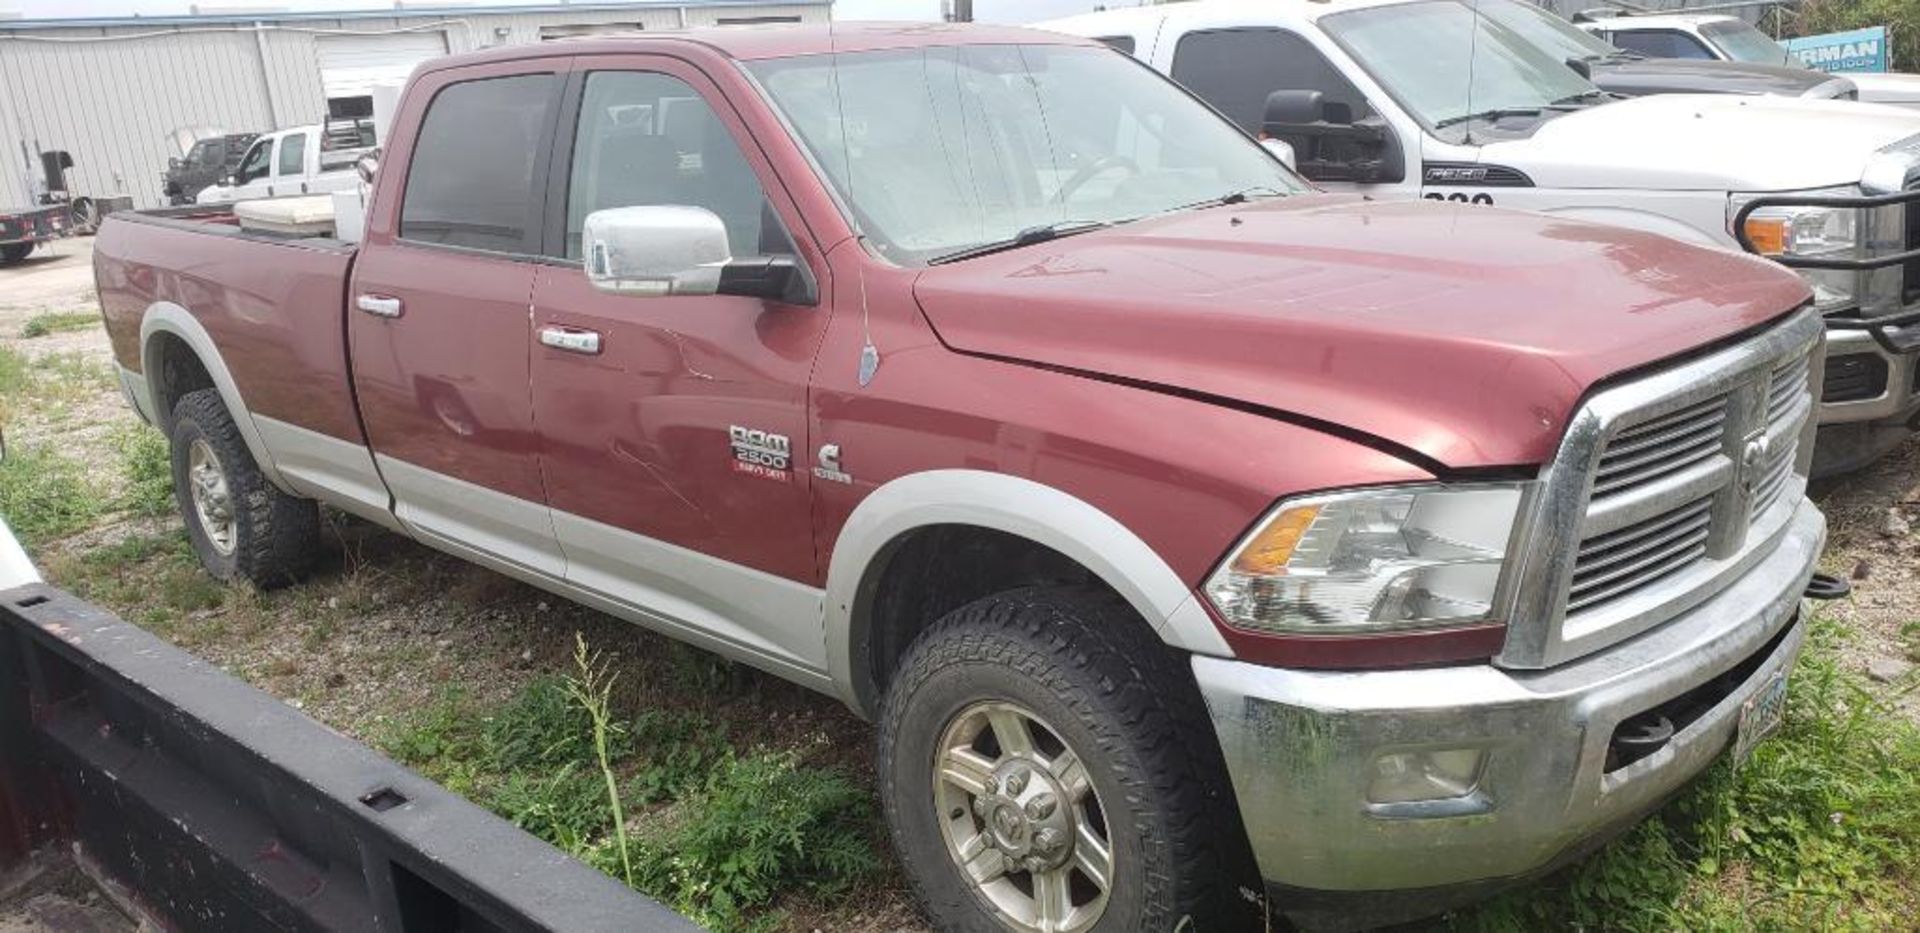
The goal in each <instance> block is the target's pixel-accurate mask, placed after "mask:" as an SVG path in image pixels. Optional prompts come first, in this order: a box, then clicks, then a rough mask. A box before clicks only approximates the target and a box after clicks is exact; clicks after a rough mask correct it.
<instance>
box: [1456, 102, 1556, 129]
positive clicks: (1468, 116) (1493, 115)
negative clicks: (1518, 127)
mask: <svg viewBox="0 0 1920 933" xmlns="http://www.w3.org/2000/svg"><path fill="white" fill-rule="evenodd" d="M1540 110H1541V108H1539V107H1496V108H1494V109H1492V110H1481V111H1478V112H1475V113H1463V114H1461V115H1459V116H1457V117H1448V118H1446V119H1445V120H1440V121H1437V122H1435V123H1434V124H1433V126H1434V128H1435V129H1439V128H1440V127H1443V126H1453V125H1454V124H1456V123H1465V122H1467V121H1469V120H1498V119H1500V118H1501V117H1537V116H1539V115H1540Z"/></svg>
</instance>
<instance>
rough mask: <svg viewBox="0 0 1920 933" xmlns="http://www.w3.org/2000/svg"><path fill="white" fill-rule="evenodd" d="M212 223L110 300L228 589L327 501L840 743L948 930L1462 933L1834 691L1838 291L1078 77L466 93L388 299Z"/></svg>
mask: <svg viewBox="0 0 1920 933" xmlns="http://www.w3.org/2000/svg"><path fill="white" fill-rule="evenodd" d="M1556 67H1558V66H1556ZM1562 70H1564V69H1562ZM1569 74H1570V73H1569ZM229 220H230V218H228V217H226V216H224V215H223V214H221V213H219V212H213V211H206V210H204V209H202V210H200V211H199V212H198V213H193V214H189V213H184V212H175V213H171V214H170V213H165V212H155V213H149V214H136V215H133V216H131V217H121V216H119V215H116V216H114V217H112V218H109V220H108V223H107V225H106V227H105V229H104V230H103V232H102V234H101V236H100V239H99V241H98V243H97V246H96V249H95V252H94V257H95V263H96V280H97V282H98V283H99V294H100V299H101V303H102V306H103V309H104V313H105V316H106V320H107V327H108V331H109V335H110V337H111V339H112V342H113V346H114V351H115V355H116V357H117V359H118V362H119V366H120V370H119V373H120V379H121V382H122V385H123V386H124V387H125V389H126V392H127V394H128V397H129V398H130V399H131V400H132V403H133V405H134V406H135V407H136V408H137V409H138V410H139V411H140V412H141V413H142V415H143V416H145V417H146V418H148V419H149V420H151V421H153V422H154V423H156V424H157V425H159V426H160V427H161V428H162V429H163V430H165V431H166V432H167V434H168V435H169V437H170V438H171V442H172V457H173V464H174V477H175V486H176V496H177V498H178V501H179V503H180V505H181V508H182V511H183V513H184V514H185V515H186V517H187V527H188V534H189V537H190V540H191V541H192V543H193V547H194V549H195V551H196V553H198V554H199V556H200V558H201V560H202V562H203V563H204V564H205V566H206V567H207V568H208V569H209V571H211V572H212V573H213V574H214V575H216V576H218V577H220V578H222V579H227V580H250V581H253V582H255V583H257V584H260V585H275V584H281V583H285V582H288V581H289V580H292V579H294V578H296V577H297V576H298V575H299V573H300V571H301V570H302V568H303V567H304V566H305V565H306V562H307V561H308V560H309V559H310V557H311V555H312V554H313V553H314V551H315V535H316V534H317V528H318V520H317V517H316V516H317V510H316V504H315V503H316V500H318V501H320V502H326V503H328V504H330V505H333V506H335V507H338V508H340V509H343V510H346V511H349V512H352V513H355V514H358V515H361V516H364V517H366V518H367V519H369V520H371V521H374V522H378V523H380V524H383V525H385V526H387V527H390V528H393V529H395V530H397V531H399V532H401V533H404V534H409V535H412V536H414V537H416V538H418V539H419V540H421V541H423V542H426V543H428V544H430V545H432V546H435V547H438V548H441V549H444V550H446V551H448V552H450V553H454V554H458V555H461V556H464V557H467V558H470V559H472V560H475V561H477V562H480V563H482V564H485V565H487V566H490V567H494V568H497V569H499V570H501V571H502V572H504V573H508V574H511V575H513V576H515V577H518V578H520V579H522V580H526V581H529V582H530V583H533V584H534V585H537V586H540V587H543V588H545V589H548V590H551V591H553V592H555V593H559V594H562V595H564V596H567V597H569V598H572V599H576V600H579V601H580V602H582V603H585V604H587V605H590V606H594V607H596V608H599V609H602V610H604V611H607V612H610V613H613V614H615V615H618V616H620V617H623V618H626V619H629V620H632V621H634V622H637V623H639V624H642V625H646V626H649V627H651V628H654V629H657V630H659V631H662V632H664V633H667V634H669V635H671V636H673V637H676V638H680V639H684V640H686V641H689V642H692V643H694V644H696V645H699V646H702V647H705V648H708V649H711V650H713V651H716V652H719V653H721V654H723V655H726V656H728V657H730V658H735V659H738V660H740V661H742V662H745V663H748V664H752V665H755V666H757V667H760V668H762V669H765V670H767V671H771V672H773V673H775V674H777V675H779V676H782V677H786V678H789V679H791V680H793V681H795V682H797V683H800V684H803V685H806V686H809V687H811V688H814V689H817V690H821V691H824V692H827V693H830V694H832V695H835V696H837V697H839V698H841V699H843V700H844V701H845V702H846V703H848V704H849V705H850V706H852V707H853V708H854V709H855V710H857V711H859V712H860V713H862V714H863V715H866V716H871V717H873V718H875V719H876V720H877V722H878V734H879V742H878V746H879V747H878V753H877V757H878V769H879V781H878V785H879V789H880V796H881V800H882V802H883V804H884V808H885V812H886V816H887V819H888V823H889V825H890V827H891V829H892V833H893V839H894V843H895V849H896V851H897V853H898V854H899V858H900V862H901V864H902V866H903V867H904V870H905V873H906V875H907V877H908V878H909V879H910V880H911V882H912V884H913V886H914V889H915V891H916V892H917V894H918V895H919V898H920V900H921V903H922V904H924V905H925V907H926V909H927V910H928V911H929V913H931V914H932V916H933V918H934V920H935V922H936V924H937V925H939V926H941V927H943V928H952V929H967V930H981V929H996V928H997V929H1013V930H1022V931H1041V930H1046V931H1061V930H1085V929H1089V928H1091V927H1093V926H1094V925H1095V924H1096V923H1097V924H1100V927H1099V928H1101V929H1116V930H1174V929H1181V928H1185V927H1189V926H1190V927H1191V928H1193V929H1199V930H1220V929H1234V928H1238V927H1240V926H1242V925H1254V924H1255V923H1256V918H1254V917H1252V916H1250V913H1249V912H1250V911H1251V910H1252V908H1250V907H1249V906H1248V905H1249V903H1250V902H1259V901H1261V900H1263V899H1262V898H1260V897H1259V896H1257V892H1259V891H1262V890H1264V892H1265V893H1266V894H1267V895H1268V897H1269V898H1270V899H1271V901H1270V902H1271V903H1272V904H1273V905H1275V906H1276V907H1278V908H1280V909H1282V910H1285V911H1288V912H1292V913H1295V914H1299V915H1303V916H1304V915H1312V914H1314V912H1316V911H1325V912H1331V913H1333V914H1338V915H1340V916H1346V917H1349V918H1351V917H1373V918H1378V917H1381V916H1386V915H1390V914H1393V913H1395V912H1398V913H1400V914H1403V915H1420V914H1426V913H1432V912H1435V911H1438V910H1441V909H1444V908H1445V907H1447V906H1448V905H1449V904H1450V903H1453V902H1455V901H1458V900H1460V899H1462V898H1471V897H1474V896H1478V895H1479V894H1481V893H1484V892H1485V891H1488V890H1490V889H1492V888H1493V887H1497V886H1498V885H1499V884H1501V883H1504V882H1508V881H1510V880H1511V879H1514V878H1519V877H1524V876H1525V875H1526V874H1527V873H1529V872H1533V871H1538V870H1542V869H1544V868H1546V867H1549V866H1551V865H1552V864H1554V863H1555V862H1556V861H1559V860H1562V859H1564V858H1566V857H1568V853H1572V852H1577V851H1581V850H1582V848H1583V845H1584V844H1586V843H1590V842H1592V841H1593V840H1596V839H1599V838H1601V837H1604V836H1606V835H1607V834H1609V833H1611V832H1614V831H1617V830H1620V829H1622V828H1625V827H1627V826H1629V825H1631V824H1632V823H1633V822H1634V821H1636V820H1638V819H1640V818H1641V817H1642V816H1644V815H1645V814H1646V813H1647V812H1649V811H1650V810H1652V809H1653V808H1655V807H1657V806H1658V805H1659V803H1660V802H1661V801H1663V800H1665V799H1667V798H1668V796H1669V795H1670V794H1672V793H1673V792H1674V791H1676V790H1677V789H1678V788H1679V787H1681V786H1682V785H1683V784H1685V783H1686V782H1688V781H1689V780H1690V779H1692V778H1693V777H1694V776H1695V775H1697V774H1698V773H1700V771H1701V770H1702V769H1704V768H1706V767H1707V766H1708V765H1709V764H1710V763H1711V762H1712V761H1714V760H1715V759H1716V758H1718V757H1719V756H1720V755H1721V754H1722V753H1724V752H1727V751H1728V750H1729V749H1732V750H1733V751H1734V753H1735V754H1743V753H1744V752H1745V750H1747V749H1748V748H1750V747H1751V745H1752V743H1753V742H1755V741H1757V740H1759V739H1760V738H1762V737H1764V736H1765V735H1766V734H1767V733H1768V732H1769V731H1770V730H1771V729H1772V728H1773V726H1774V725H1775V724H1776V723H1777V722H1778V712H1779V706H1780V702H1781V697H1782V696H1783V692H1782V691H1783V690H1784V687H1785V683H1786V681H1785V678H1786V676H1787V672H1788V670H1789V669H1790V668H1791V666H1792V664H1793V660H1794V658H1795V656H1796V654H1797V652H1798V651H1799V649H1800V646H1801V644H1802V641H1803V639H1804V637H1805V631H1806V626H1805V624H1804V622H1803V621H1802V617H1801V613H1800V606H1801V594H1802V592H1803V590H1804V589H1805V587H1806V584H1807V581H1808V580H1809V578H1810V575H1811V574H1812V573H1813V568H1814V563H1815V560H1816V558H1817V557H1818V555H1819V552H1820V548H1821V544H1822V541H1823V538H1824V534H1825V530H1824V529H1825V523H1824V520H1823V519H1822V517H1821V516H1820V514H1819V512H1818V511H1817V510H1816V509H1815V508H1814V506H1813V505H1812V504H1811V503H1810V502H1809V501H1808V500H1807V499H1806V497H1805V495H1804V489H1805V486H1806V472H1807V469H1808V467H1809V465H1810V463H1811V458H1812V454H1813V451H1812V440H1813V433H1812V432H1813V417H1812V415H1813V408H1814V401H1813V395H1812V385H1813V384H1814V383H1815V382H1817V380H1818V379H1819V374H1820V371H1821V366H1822V356H1821V354H1820V350H1819V347H1820V341H1821V338H1822V332H1823V330H1822V327H1821V323H1820V319H1819V317H1818V316H1817V315H1816V314H1815V313H1814V312H1812V311H1811V310H1810V309H1808V308H1807V307H1806V305H1807V302H1808V299H1809V297H1810V296H1809V292H1808V289H1807V287H1806V284H1805V283H1804V282H1803V281H1802V280H1800V279H1798V278H1796V277H1794V276H1793V275H1790V274H1788V273H1786V272H1784V271H1782V270H1781V269H1779V268H1778V267H1776V266H1772V265H1769V264H1767V263H1764V262H1759V261H1756V260H1754V259H1752V258H1750V257H1745V256H1740V255H1737V254H1734V253H1730V252H1726V251H1723V250H1718V249H1701V248H1698V247H1694V246H1689V245H1686V244H1682V243H1679V242H1676V241H1674V240H1670V239H1668V238H1665V237H1661V236H1657V235H1653V234H1648V233H1644V232H1639V231H1633V230H1626V229H1621V228H1618V227H1607V226H1600V225H1589V224H1584V223H1580V222H1576V221H1572V220H1566V219H1559V218H1546V217H1541V216H1538V215H1533V214H1524V213H1518V212H1508V211H1500V210H1486V209H1481V208H1475V207H1471V206H1468V205H1464V204H1431V203H1398V204H1396V203H1383V202H1377V201H1368V200H1365V199H1362V198H1357V197H1353V196H1351V195H1344V196H1343V195H1329V194H1322V193H1316V192H1312V191H1310V190H1308V188H1307V186H1305V185H1304V184H1303V183H1301V181H1300V180H1299V179H1298V177H1297V176H1296V175H1294V174H1293V173H1292V172H1290V171H1288V170H1287V169H1286V168H1285V167H1284V166H1283V165H1282V164H1281V163H1280V162H1279V161H1278V160H1277V159H1276V158H1274V157H1273V156H1272V155H1270V154H1269V153H1268V152H1267V150H1265V149H1264V148H1262V147H1261V146H1259V145H1258V144H1256V143H1255V142H1254V141H1253V140H1252V139H1251V138H1250V137H1248V136H1246V135H1245V134H1243V133H1241V132H1240V131H1239V130H1237V129H1235V128H1234V127H1233V126H1232V125H1230V124H1229V123H1228V122H1226V121H1224V120H1222V119H1220V118H1219V117H1218V115H1216V114H1215V113H1213V112H1211V111H1210V110H1208V109H1207V108H1205V107H1203V106H1201V105H1200V104H1198V103H1197V102H1196V101H1195V100H1194V99H1193V98H1192V97H1191V96H1190V95H1189V94H1187V93H1185V92H1183V91H1181V90H1180V89H1179V88H1177V87H1175V86H1174V85H1172V84H1171V83H1169V82H1168V81H1166V80H1165V79H1163V78H1161V77H1160V76H1158V75H1155V74H1154V73H1153V72H1152V71H1151V70H1150V69H1147V68H1144V67H1141V66H1140V65H1138V64H1137V63H1135V62H1132V61H1130V60H1128V59H1126V58H1124V57H1122V56H1119V55H1115V54H1113V53H1111V52H1109V51H1108V50H1106V49H1103V48H1100V47H1098V46H1097V45H1095V44H1094V43H1091V42H1087V41H1084V40H1079V39H1074V38H1071V37H1067V36H1061V35H1058V34H1053V33H1045V32H1036V31H1031V30H1016V29H1003V28H994V27H985V26H960V25H927V24H912V25H906V26H889V25H881V24H864V25H862V24H837V25H836V26H834V27H832V28H826V27H794V28H770V29H761V30H748V29H739V30H717V31H706V32H692V33H684V34H674V35H645V34H642V35H635V36H632V37H622V38H614V37H603V38H596V39H591V40H579V41H569V42H566V43H549V44H544V45H539V46H519V47H513V48H505V49H496V50H490V51H486V52H481V53H476V54H469V55H461V56H455V57H451V58H445V59H440V60H436V61H434V62H431V63H429V64H427V65H423V66H421V68H420V69H419V70H418V71H416V72H415V73H414V77H413V80H412V83H411V84H410V85H409V87H408V89H407V91H406V93H405V96H404V98H403V100H402V101H401V105H400V109H399V112H398V115H397V117H396V119H395V122H394V134H393V139H392V141H391V145H389V146H388V147H387V153H386V158H385V160H384V163H383V164H382V165H381V166H380V168H379V171H378V173H377V175H376V176H375V178H374V183H373V192H372V197H371V201H370V205H369V214H368V218H367V225H366V231H365V235H364V238H363V240H362V242H361V243H360V245H359V246H358V247H353V246H349V245H346V244H342V243H340V242H338V241H335V240H326V239H298V238H288V237H276V236H268V235H261V234H254V233H250V232H248V231H246V230H242V229H239V228H236V227H235V226H234V225H233V224H231V223H230V222H228V221H229ZM189 270H190V274H189ZM343 296H344V298H345V303H344V304H340V303H339V302H341V299H342V297H343ZM330 308H332V309H337V310H335V311H334V312H333V313H328V310H329V309H330ZM1522 556H1524V558H1525V559H1521V558H1522ZM1263 881H1264V883H1263Z"/></svg>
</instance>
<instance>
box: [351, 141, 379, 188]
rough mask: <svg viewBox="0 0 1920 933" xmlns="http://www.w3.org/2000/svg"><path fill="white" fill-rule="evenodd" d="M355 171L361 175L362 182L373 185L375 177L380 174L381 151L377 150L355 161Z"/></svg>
mask: <svg viewBox="0 0 1920 933" xmlns="http://www.w3.org/2000/svg"><path fill="white" fill-rule="evenodd" d="M353 170H354V171H355V172H357V173H359V175H360V180H361V181H362V182H365V183H366V184H369V185H371V184H373V176H374V175H376V174H378V173H379V172H380V150H379V149H375V150H373V151H372V152H369V153H367V154H366V155H363V156H361V157H360V158H358V159H355V160H353Z"/></svg>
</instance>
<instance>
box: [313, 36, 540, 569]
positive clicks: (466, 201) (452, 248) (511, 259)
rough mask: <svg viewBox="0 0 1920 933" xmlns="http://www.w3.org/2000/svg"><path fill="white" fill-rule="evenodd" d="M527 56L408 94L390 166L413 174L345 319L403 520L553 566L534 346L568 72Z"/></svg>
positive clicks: (380, 459)
mask: <svg viewBox="0 0 1920 933" xmlns="http://www.w3.org/2000/svg"><path fill="white" fill-rule="evenodd" d="M526 68H528V64H527V63H514V66H513V67H512V68H509V67H508V66H506V65H491V66H477V67H474V68H463V69H457V70H454V71H445V72H435V73H433V74H432V75H430V76H428V77H426V78H424V79H423V81H424V82H425V86H422V87H417V88H415V89H414V90H413V91H412V92H410V93H409V95H408V104H407V106H408V108H409V109H410V110H411V109H412V108H416V107H422V106H424V107H425V108H426V113H425V116H424V118H423V119H422V118H418V117H417V116H416V114H417V111H415V112H413V113H408V112H402V113H401V114H400V115H398V117H397V118H396V120H395V121H394V122H395V126H396V127H401V128H402V129H400V130H399V131H398V132H397V133H396V134H395V135H396V138H395V139H394V141H393V145H392V146H391V147H390V150H389V151H390V152H392V153H393V154H394V157H392V158H390V160H389V162H388V164H387V166H385V167H383V171H394V172H402V173H404V174H405V181H404V182H403V184H404V189H403V192H402V195H401V198H400V203H399V204H398V205H394V204H390V203H385V201H386V200H389V199H383V201H382V203H381V204H379V205H378V207H377V213H376V215H375V216H374V217H373V218H370V221H369V224H368V230H367V236H366V242H365V243H364V245H363V246H362V247H361V250H360V253H359V258H358V260H357V261H356V263H355V265H354V277H353V282H352V285H351V288H349V290H348V295H347V302H348V314H347V320H348V322H349V325H348V335H349V337H350V340H351V345H352V350H353V374H354V388H355V390H356V391H357V393H358V397H359V403H360V410H361V412H362V417H363V418H364V420H365V422H366V428H367V435H368V439H369V441H370V442H371V443H372V445H373V451H374V459H375V462H376V463H377V464H378V466H379V468H380V473H381V476H382V478H384V479H385V480H386V483H387V486H388V488H389V489H391V490H392V492H393V496H394V501H395V513H396V514H397V516H398V517H399V518H400V520H401V521H402V522H404V523H405V524H406V525H407V526H408V528H409V529H410V530H412V531H413V532H414V533H415V534H418V535H420V536H422V537H426V538H431V539H434V540H435V542H436V543H438V544H440V545H441V546H443V547H446V548H448V549H449V550H454V551H456V552H459V553H462V554H465V555H467V556H469V557H474V558H476V559H480V560H483V561H491V562H494V563H496V564H505V565H506V566H507V568H508V569H514V570H531V571H534V572H537V573H539V574H542V575H545V576H549V577H553V578H555V579H558V578H560V577H561V576H562V575H563V573H564V562H563V561H562V559H561V556H560V552H559V547H558V545H557V544H556V543H555V541H554V538H553V525H552V522H551V521H550V520H549V518H548V515H547V507H546V503H545V492H544V490H543V489H542V488H541V481H540V465H539V460H538V447H539V444H538V439H537V438H536V436H535V435H534V433H533V411H532V405H531V402H530V401H529V399H528V396H527V392H528V375H527V355H528V352H529V347H530V343H531V339H532V337H531V333H532V331H531V326H530V324H529V320H528V310H529V302H530V300H531V296H532V291H533V276H534V270H535V268H537V265H538V261H537V259H536V258H535V256H534V255H533V254H535V253H537V252H538V249H537V247H536V245H535V244H537V243H538V242H539V239H540V222H539V218H540V214H541V211H542V208H543V199H542V192H543V191H544V189H545V185H544V177H545V172H546V162H547V151H548V149H550V148H551V146H550V141H551V140H552V138H553V125H554V118H555V115H556V113H557V111H558V105H559V101H560V91H561V87H562V85H563V83H564V79H563V76H562V75H561V74H558V73H535V74H528V73H523V72H524V70H525V69H526ZM514 69H518V70H514ZM429 100H430V101H431V102H430V103H424V102H425V101H429ZM415 127H417V130H414V131H413V132H412V133H411V134H410V133H409V129H407V128H415ZM409 153H410V158H408V157H407V155H408V154H409Z"/></svg>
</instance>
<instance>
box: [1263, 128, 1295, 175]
mask: <svg viewBox="0 0 1920 933" xmlns="http://www.w3.org/2000/svg"><path fill="white" fill-rule="evenodd" d="M1260 145H1262V146H1265V147H1266V150H1267V151H1268V152H1271V153H1273V157H1274V158H1276V159H1279V160H1280V164H1281V165H1284V166H1286V167H1288V168H1290V169H1294V170H1295V171H1298V170H1299V168H1300V166H1299V164H1298V163H1297V160H1296V159H1295V158H1294V154H1293V146H1292V145H1291V144H1289V143H1288V142H1287V141H1286V140H1284V139H1274V138H1273V137H1271V136H1269V137H1267V138H1266V139H1262V140H1260Z"/></svg>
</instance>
